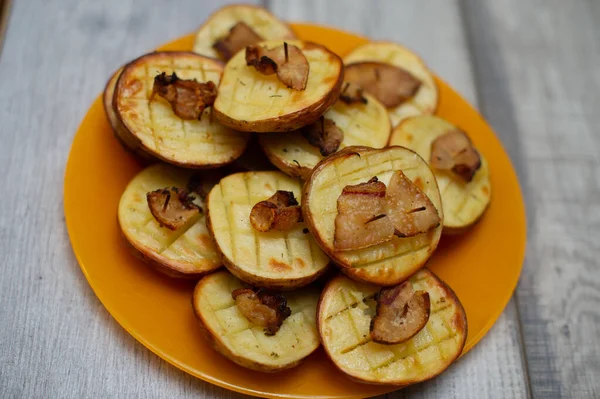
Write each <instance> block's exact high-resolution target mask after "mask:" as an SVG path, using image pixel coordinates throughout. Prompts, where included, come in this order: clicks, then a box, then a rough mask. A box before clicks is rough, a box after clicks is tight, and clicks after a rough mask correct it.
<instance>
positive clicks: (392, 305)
mask: <svg viewBox="0 0 600 399" xmlns="http://www.w3.org/2000/svg"><path fill="white" fill-rule="evenodd" d="M375 300H376V301H377V308H376V315H375V317H373V319H372V320H371V338H372V339H373V341H375V342H378V343H380V344H399V343H401V342H405V341H407V340H409V339H411V338H412V337H414V336H415V335H416V334H417V333H418V332H419V331H421V330H422V329H423V327H425V325H426V324H427V321H428V320H429V314H430V310H431V303H430V300H429V293H428V292H427V291H416V292H415V290H414V288H413V285H412V283H411V282H410V281H405V282H404V283H402V284H400V285H397V286H395V287H391V288H384V289H382V290H381V291H379V293H378V294H377V295H376V296H375Z"/></svg>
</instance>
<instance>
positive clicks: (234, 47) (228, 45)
mask: <svg viewBox="0 0 600 399" xmlns="http://www.w3.org/2000/svg"><path fill="white" fill-rule="evenodd" d="M262 41H263V38H262V37H261V36H260V35H259V34H258V33H256V32H255V31H254V30H253V29H252V28H251V27H249V26H248V25H246V23H244V22H241V21H240V22H238V23H237V24H235V25H233V27H232V28H231V29H230V30H229V34H228V35H227V36H224V37H222V38H220V39H219V40H217V41H216V42H215V43H214V44H213V46H212V47H213V49H215V51H216V52H217V53H219V55H220V56H221V58H223V59H224V60H225V61H228V60H229V59H230V58H231V57H233V56H234V55H235V54H236V53H237V52H238V51H240V50H241V49H243V48H245V47H247V46H250V45H252V44H256V43H259V42H262Z"/></svg>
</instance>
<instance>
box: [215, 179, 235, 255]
mask: <svg viewBox="0 0 600 399" xmlns="http://www.w3.org/2000/svg"><path fill="white" fill-rule="evenodd" d="M218 186H219V191H220V192H221V204H222V206H223V211H224V215H225V220H226V221H227V230H226V232H227V233H226V234H227V237H228V238H229V244H230V245H229V248H230V249H231V260H232V261H233V262H234V263H236V259H235V258H236V256H235V251H234V250H233V249H234V248H235V247H234V245H235V240H234V239H233V234H231V221H230V220H229V212H227V206H226V205H225V203H226V202H225V193H223V185H222V184H221V183H219V184H218ZM221 247H222V246H221ZM225 249H227V248H225Z"/></svg>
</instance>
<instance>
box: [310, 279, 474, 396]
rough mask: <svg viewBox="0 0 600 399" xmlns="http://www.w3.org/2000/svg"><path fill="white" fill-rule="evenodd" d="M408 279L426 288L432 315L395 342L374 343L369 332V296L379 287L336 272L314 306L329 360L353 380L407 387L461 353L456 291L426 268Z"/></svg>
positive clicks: (463, 327)
mask: <svg viewBox="0 0 600 399" xmlns="http://www.w3.org/2000/svg"><path fill="white" fill-rule="evenodd" d="M410 281H411V282H412V283H413V284H414V285H415V287H416V289H418V290H425V291H427V292H428V293H429V295H430V297H431V316H430V318H429V321H428V322H427V324H426V325H425V327H424V328H423V330H421V331H420V332H419V333H417V335H415V336H414V337H413V338H411V339H409V340H408V341H406V342H404V343H401V344H395V345H383V344H378V343H375V342H373V341H371V339H370V337H369V325H370V318H371V317H372V316H373V315H374V313H375V309H374V307H375V306H376V303H375V301H374V300H373V299H372V298H373V297H374V295H375V294H376V293H377V292H378V291H379V287H377V286H373V285H368V284H362V283H355V282H353V281H352V280H349V279H348V278H347V277H344V276H342V275H339V276H337V277H335V278H333V279H331V280H330V281H329V282H328V283H327V285H326V286H325V288H324V289H323V292H322V293H321V297H320V299H319V305H318V308H317V326H318V328H319V336H320V337H321V343H322V344H323V348H324V349H325V353H327V356H328V357H329V358H330V359H331V361H332V362H333V364H334V365H335V366H336V367H337V368H338V369H340V370H341V371H342V372H343V373H345V374H346V375H347V376H348V377H349V378H351V379H352V380H355V381H358V382H362V383H367V384H381V385H395V386H398V387H405V386H408V385H412V384H416V383H419V382H422V381H425V380H428V379H431V378H433V377H435V376H437V375H439V374H440V373H442V372H443V371H444V370H445V369H446V368H447V367H448V366H450V364H452V363H453V362H454V361H455V360H456V359H457V358H458V357H459V356H460V354H461V353H462V350H463V348H464V345H465V343H466V338H467V329H468V328H467V317H466V314H465V311H464V308H463V306H462V304H461V303H460V301H459V299H458V297H457V296H456V294H455V293H454V292H453V291H452V289H451V288H450V287H448V285H446V284H445V283H444V282H443V281H442V280H440V279H439V278H438V277H437V276H436V275H435V274H433V273H432V272H431V271H430V270H428V269H427V268H424V269H421V270H419V271H418V272H417V273H415V274H414V275H413V276H411V277H410ZM348 323H352V325H354V326H355V328H356V329H357V332H356V333H357V334H358V335H360V336H358V335H354V331H355V330H354V328H352V327H348V326H347V324H348ZM348 331H349V332H351V333H350V334H348ZM363 336H364V337H363ZM364 365H367V367H364Z"/></svg>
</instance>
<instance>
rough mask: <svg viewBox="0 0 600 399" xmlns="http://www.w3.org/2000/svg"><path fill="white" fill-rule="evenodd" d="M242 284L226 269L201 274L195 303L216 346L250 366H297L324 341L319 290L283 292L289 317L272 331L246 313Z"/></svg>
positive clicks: (273, 368) (265, 368)
mask: <svg viewBox="0 0 600 399" xmlns="http://www.w3.org/2000/svg"><path fill="white" fill-rule="evenodd" d="M243 287H244V286H243V283H242V282H241V281H240V280H238V279H237V278H235V277H234V276H233V275H232V274H231V273H229V272H227V271H220V272H216V273H213V274H209V275H208V276H205V277H204V278H202V279H201V280H200V281H199V282H198V284H197V285H196V288H195V290H194V296H193V299H192V305H193V308H194V313H195V315H196V317H197V318H198V320H199V321H200V326H201V330H202V332H203V333H204V335H205V336H206V337H207V339H208V340H209V341H210V343H211V344H212V346H213V347H214V348H215V350H216V351H217V352H219V353H221V354H222V355H223V356H225V357H226V358H228V359H229V360H231V361H233V362H235V363H237V364H239V365H240V366H243V367H247V368H249V369H252V370H257V371H263V372H277V371H282V370H286V369H289V368H292V367H295V366H297V365H298V364H300V362H301V361H302V360H303V359H304V358H306V357H307V356H308V355H310V354H311V353H312V352H313V351H315V349H317V348H318V347H319V345H320V343H319V336H318V333H317V325H316V308H317V302H318V299H319V292H318V291H317V290H315V289H313V288H309V287H306V288H303V289H301V290H298V291H294V292H288V293H285V294H283V296H284V297H285V299H286V302H287V306H288V307H289V309H290V311H291V312H290V313H291V314H290V316H289V317H287V318H285V320H283V323H282V324H281V326H280V327H279V330H278V331H277V332H276V333H275V334H274V335H267V334H265V331H264V328H263V327H262V326H260V325H257V324H255V323H253V322H251V321H250V320H249V319H248V318H247V317H245V316H244V314H242V312H241V311H240V308H239V306H238V305H237V304H236V301H235V300H234V299H233V295H232V294H233V292H234V291H235V290H237V289H241V288H243Z"/></svg>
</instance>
